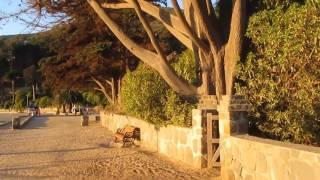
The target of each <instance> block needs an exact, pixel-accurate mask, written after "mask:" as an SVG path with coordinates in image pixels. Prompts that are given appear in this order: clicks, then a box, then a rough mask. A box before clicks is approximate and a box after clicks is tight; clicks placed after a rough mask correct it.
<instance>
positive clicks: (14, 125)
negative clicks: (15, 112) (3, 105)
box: [12, 117, 20, 129]
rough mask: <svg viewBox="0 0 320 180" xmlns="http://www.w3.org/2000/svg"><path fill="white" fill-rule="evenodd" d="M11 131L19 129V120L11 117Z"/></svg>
mask: <svg viewBox="0 0 320 180" xmlns="http://www.w3.org/2000/svg"><path fill="white" fill-rule="evenodd" d="M12 129H20V118H18V117H15V118H14V117H12Z"/></svg>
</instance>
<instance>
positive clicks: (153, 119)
mask: <svg viewBox="0 0 320 180" xmlns="http://www.w3.org/2000/svg"><path fill="white" fill-rule="evenodd" d="M172 64H173V66H174V69H175V70H176V72H177V73H178V74H179V75H180V76H181V77H183V78H184V79H186V80H187V81H189V82H193V83H195V82H196V81H197V75H196V65H195V62H194V58H193V56H192V52H191V51H186V52H184V53H182V55H181V56H180V57H179V58H178V59H176V60H175V61H173V62H172ZM121 101H122V108H123V110H124V111H125V112H126V113H128V114H130V115H133V116H135V117H138V118H141V119H144V120H147V121H148V122H150V123H153V124H156V125H159V126H162V125H166V124H174V125H179V126H191V110H192V108H194V107H195V103H194V101H191V100H190V98H186V97H182V96H179V95H177V94H176V93H175V92H173V91H172V90H170V88H169V87H168V85H167V84H166V82H165V81H164V80H163V79H162V78H161V77H160V76H159V74H158V73H156V72H155V71H154V70H152V69H151V68H149V67H147V66H146V65H144V64H140V65H139V66H138V68H137V69H136V70H135V71H133V72H128V73H127V74H126V75H125V77H124V79H123V88H122V90H121Z"/></svg>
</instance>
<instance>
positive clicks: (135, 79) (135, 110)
mask: <svg viewBox="0 0 320 180" xmlns="http://www.w3.org/2000/svg"><path fill="white" fill-rule="evenodd" d="M167 89H168V87H167V85H166V84H165V82H164V81H163V80H162V79H161V77H160V76H159V75H158V74H157V73H155V72H154V71H153V70H152V69H150V68H149V67H147V66H145V65H139V66H138V68H137V69H136V70H135V71H133V72H128V73H127V74H126V75H125V77H124V81H123V88H122V91H121V101H122V103H123V108H124V110H125V111H126V112H127V113H130V114H131V115H133V116H136V117H139V118H142V119H145V120H147V121H149V122H150V123H154V124H159V125H161V124H162V120H163V119H164V116H163V114H164V101H165V97H164V95H165V94H166V90H167Z"/></svg>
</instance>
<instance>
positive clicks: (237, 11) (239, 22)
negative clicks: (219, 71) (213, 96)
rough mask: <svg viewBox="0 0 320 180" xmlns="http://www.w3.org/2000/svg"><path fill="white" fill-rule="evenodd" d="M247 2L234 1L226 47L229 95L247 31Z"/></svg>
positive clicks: (242, 0) (243, 0) (244, 0)
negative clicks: (245, 30) (245, 31)
mask: <svg viewBox="0 0 320 180" xmlns="http://www.w3.org/2000/svg"><path fill="white" fill-rule="evenodd" d="M246 1H247V0H234V2H233V10H232V17H231V27H230V34H229V40H228V43H227V45H226V52H228V53H226V57H225V73H226V75H225V76H226V86H227V87H226V90H227V95H230V94H232V88H233V78H234V72H235V66H236V64H237V62H238V61H239V60H240V55H241V47H242V39H243V34H244V29H245V21H246V17H245V13H246Z"/></svg>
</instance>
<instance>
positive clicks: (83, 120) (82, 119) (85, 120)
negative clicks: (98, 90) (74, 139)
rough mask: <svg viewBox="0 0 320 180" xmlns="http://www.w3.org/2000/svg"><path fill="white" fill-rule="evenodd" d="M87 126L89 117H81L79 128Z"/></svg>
mask: <svg viewBox="0 0 320 180" xmlns="http://www.w3.org/2000/svg"><path fill="white" fill-rule="evenodd" d="M88 125H89V116H87V115H83V116H81V126H88Z"/></svg>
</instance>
